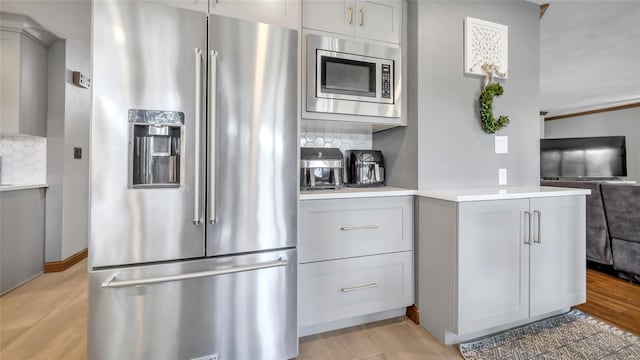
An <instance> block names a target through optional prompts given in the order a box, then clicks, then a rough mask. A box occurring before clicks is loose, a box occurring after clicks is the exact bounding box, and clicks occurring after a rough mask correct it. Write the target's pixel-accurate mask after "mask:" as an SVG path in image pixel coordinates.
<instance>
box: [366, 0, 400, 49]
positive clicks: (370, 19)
mask: <svg viewBox="0 0 640 360" xmlns="http://www.w3.org/2000/svg"><path fill="white" fill-rule="evenodd" d="M356 9H357V22H356V36H357V37H361V38H365V39H371V40H380V41H387V42H392V43H396V44H399V43H401V39H402V26H401V24H402V1H401V0H359V1H357V2H356Z"/></svg>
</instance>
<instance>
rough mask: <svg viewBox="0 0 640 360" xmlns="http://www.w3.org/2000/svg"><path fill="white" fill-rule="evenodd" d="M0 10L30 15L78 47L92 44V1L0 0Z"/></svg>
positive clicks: (50, 30) (87, 46)
mask: <svg viewBox="0 0 640 360" xmlns="http://www.w3.org/2000/svg"><path fill="white" fill-rule="evenodd" d="M0 10H1V11H6V12H12V13H18V14H24V15H27V16H29V17H31V18H32V19H33V20H35V21H36V22H37V23H39V24H40V25H42V27H44V28H45V29H47V30H48V31H49V32H51V33H53V34H54V35H56V36H57V37H59V38H61V39H67V40H71V41H72V42H73V43H75V44H76V45H78V46H82V47H86V48H89V47H90V44H91V0H0Z"/></svg>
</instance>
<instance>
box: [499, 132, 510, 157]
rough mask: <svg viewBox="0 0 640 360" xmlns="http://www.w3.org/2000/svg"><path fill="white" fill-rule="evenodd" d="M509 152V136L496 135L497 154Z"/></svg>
mask: <svg viewBox="0 0 640 360" xmlns="http://www.w3.org/2000/svg"><path fill="white" fill-rule="evenodd" d="M508 153H509V137H508V136H496V154H508Z"/></svg>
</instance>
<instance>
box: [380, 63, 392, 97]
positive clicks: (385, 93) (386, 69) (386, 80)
mask: <svg viewBox="0 0 640 360" xmlns="http://www.w3.org/2000/svg"><path fill="white" fill-rule="evenodd" d="M382 98H383V99H391V65H389V64H382Z"/></svg>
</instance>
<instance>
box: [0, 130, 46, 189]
mask: <svg viewBox="0 0 640 360" xmlns="http://www.w3.org/2000/svg"><path fill="white" fill-rule="evenodd" d="M0 155H2V164H1V165H0V166H2V169H1V170H2V178H1V179H0V183H1V184H4V185H6V184H11V185H28V184H44V183H46V182H47V138H43V137H37V136H24V135H2V136H0Z"/></svg>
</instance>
